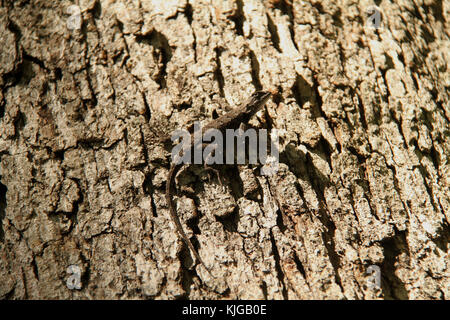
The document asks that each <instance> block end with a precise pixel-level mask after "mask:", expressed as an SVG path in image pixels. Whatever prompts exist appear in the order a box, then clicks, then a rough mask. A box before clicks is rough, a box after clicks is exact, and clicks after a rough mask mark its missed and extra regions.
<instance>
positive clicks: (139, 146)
mask: <svg viewBox="0 0 450 320" xmlns="http://www.w3.org/2000/svg"><path fill="white" fill-rule="evenodd" d="M0 4H1V8H0V158H1V169H0V170H1V171H0V175H1V184H0V297H1V298H4V299H24V298H29V299H38V298H39V299H51V298H58V299H70V298H73V299H90V298H98V299H103V298H113V299H116V298H120V299H128V298H137V299H141V298H142V299H144V298H153V299H174V298H188V299H200V298H201V299H204V298H209V299H225V298H227V299H229V298H234V299H249V298H252V299H408V298H409V299H448V298H450V274H449V264H450V261H449V246H450V245H449V238H450V235H449V234H450V232H449V231H450V228H449V223H450V196H449V194H450V190H449V188H450V168H449V166H450V163H449V158H450V139H449V135H450V134H449V119H450V104H449V94H448V90H449V86H450V73H449V65H448V63H449V61H450V57H449V53H450V42H449V30H450V27H449V13H450V12H449V11H450V3H449V1H439V0H435V1H432V0H424V1H411V0H404V1H398V2H397V1H386V0H382V1H375V3H372V2H371V1H336V2H334V1H283V0H272V1H264V2H263V1H257V0H248V1H247V0H237V1H212V2H211V1H201V0H199V1H187V0H185V1H183V0H180V1H166V0H161V1H144V0H129V1H125V0H122V1H108V0H101V1H100V0H97V1H95V0H94V1H92V0H80V1H79V2H77V5H78V6H79V8H80V9H81V28H80V29H76V28H73V27H70V26H69V25H68V21H69V19H71V18H73V17H71V14H72V15H73V13H68V7H69V6H70V5H72V4H73V3H71V2H69V1H61V2H59V1H7V0H1V1H0ZM374 4H376V5H378V6H379V10H380V11H381V25H380V27H379V28H371V27H369V25H368V24H367V22H368V19H369V18H370V16H369V14H368V13H367V8H369V7H370V6H372V5H374ZM75 18H76V17H75ZM262 88H263V89H266V90H271V91H272V92H273V93H274V95H273V98H272V99H271V100H270V101H269V103H268V104H267V106H266V108H265V110H263V111H261V112H259V113H258V114H257V116H256V117H255V118H254V119H253V120H252V121H251V124H252V125H253V126H254V127H255V128H268V129H269V130H270V129H272V128H276V129H278V132H279V135H280V144H281V145H280V162H281V163H280V168H279V172H278V174H277V175H274V176H270V177H267V176H261V175H260V174H258V172H259V170H252V168H251V167H250V166H236V167H224V168H223V169H222V170H221V171H222V174H223V176H224V186H225V189H223V188H222V187H221V186H219V185H218V183H217V180H214V179H211V180H210V179H208V175H207V173H206V172H205V171H204V170H203V169H202V168H201V167H199V168H197V167H195V166H193V167H190V168H189V169H186V170H183V171H182V172H181V173H180V174H179V175H178V179H177V189H178V194H177V195H176V197H175V199H176V203H177V210H178V213H179V215H180V219H181V221H182V224H183V226H184V229H185V230H186V232H187V234H188V236H189V237H191V239H192V241H193V242H194V245H195V246H196V247H197V248H198V251H199V253H200V255H201V256H202V258H203V260H204V261H205V263H206V264H208V266H209V267H210V268H211V272H212V273H213V275H214V276H215V278H212V277H211V276H210V275H209V274H208V273H207V272H206V271H205V269H203V268H202V267H201V266H199V265H193V261H192V257H191V254H190V253H189V251H188V249H187V247H186V246H185V244H184V243H183V242H182V241H181V240H180V239H179V237H178V236H177V234H176V232H175V229H174V225H173V224H172V222H171V220H170V216H169V213H168V207H167V203H166V201H165V198H164V186H165V183H166V176H167V172H168V166H169V153H168V152H167V150H165V149H163V148H161V147H160V146H158V144H157V143H156V142H155V141H157V139H158V137H160V136H162V135H163V134H168V133H170V132H171V131H172V130H173V129H176V128H187V127H189V126H190V125H192V123H193V122H194V121H196V120H208V119H212V118H214V117H215V116H217V115H220V114H222V113H223V112H225V111H226V110H228V109H229V108H231V107H234V106H236V105H238V104H239V103H240V102H242V101H243V100H244V99H245V98H246V97H248V95H249V94H250V93H252V92H253V91H254V90H255V89H262ZM69 266H77V267H79V268H80V270H81V288H80V289H69V288H68V286H67V279H68V278H69V277H70V276H72V274H71V271H70V270H69V269H68V267H69ZM370 266H378V267H379V268H380V271H381V287H377V286H373V285H368V284H369V283H370V282H368V281H369V280H368V276H369V275H368V272H367V270H368V269H369V267H370Z"/></svg>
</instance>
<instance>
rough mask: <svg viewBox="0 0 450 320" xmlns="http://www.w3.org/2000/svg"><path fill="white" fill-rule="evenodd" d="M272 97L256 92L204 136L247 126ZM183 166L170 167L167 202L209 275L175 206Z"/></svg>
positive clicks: (187, 242)
mask: <svg viewBox="0 0 450 320" xmlns="http://www.w3.org/2000/svg"><path fill="white" fill-rule="evenodd" d="M270 96H271V94H270V93H269V92H266V91H256V92H255V93H253V94H252V95H251V96H250V97H249V98H248V99H247V101H246V102H244V103H243V104H242V105H241V106H240V107H237V108H234V109H232V110H230V111H229V112H227V113H225V114H224V115H222V116H220V117H218V118H217V119H215V120H212V121H211V122H209V123H208V124H207V125H206V126H204V127H203V128H202V135H203V133H204V132H206V131H207V130H209V129H216V130H219V131H221V132H224V131H225V130H226V129H237V128H239V126H240V125H241V124H246V123H247V122H248V121H249V120H250V118H251V117H252V116H253V115H254V114H255V113H256V112H258V111H259V110H260V109H261V108H262V107H263V106H264V105H265V104H266V102H267V101H268V100H269V98H270ZM198 143H200V141H196V140H195V139H194V137H192V139H191V141H190V144H189V145H188V146H187V147H188V148H192V147H194V146H196V145H197V144H198ZM182 166H183V164H182V163H173V162H172V164H171V165H170V168H169V173H168V175H167V181H166V202H167V204H168V207H169V212H170V216H171V219H172V221H173V223H174V224H175V227H176V230H177V232H178V234H179V235H180V236H181V238H182V240H183V241H184V242H185V243H186V244H187V246H188V247H189V249H190V250H191V251H192V252H193V254H194V256H195V258H196V259H197V260H198V261H199V262H200V263H201V264H202V265H203V266H204V267H205V268H206V270H207V271H208V273H209V274H211V272H210V270H209V269H208V267H207V266H206V264H205V263H204V262H203V260H202V258H201V257H200V255H199V254H198V252H197V250H196V249H195V248H194V245H193V244H192V242H191V240H190V239H189V238H188V237H187V235H186V233H185V232H184V230H183V227H182V225H181V222H180V219H179V217H178V215H177V212H176V209H175V206H174V204H173V196H174V190H173V189H172V185H173V184H175V176H176V174H177V172H178V171H179V170H180V168H181V167H182ZM214 171H215V170H214ZM216 173H217V171H216ZM219 181H220V178H219Z"/></svg>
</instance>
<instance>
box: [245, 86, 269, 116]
mask: <svg viewBox="0 0 450 320" xmlns="http://www.w3.org/2000/svg"><path fill="white" fill-rule="evenodd" d="M270 96H271V94H270V92H267V91H256V92H255V93H253V94H252V95H251V96H250V98H249V99H248V101H247V104H246V105H247V106H249V109H250V111H251V113H252V114H254V113H256V112H258V111H259V110H260V109H261V108H262V107H263V106H264V105H265V104H266V102H267V100H269V98H270Z"/></svg>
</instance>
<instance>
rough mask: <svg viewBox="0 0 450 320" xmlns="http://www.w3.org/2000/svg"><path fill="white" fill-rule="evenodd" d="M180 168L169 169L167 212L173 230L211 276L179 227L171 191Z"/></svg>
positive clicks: (181, 227)
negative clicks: (173, 224) (173, 227)
mask: <svg viewBox="0 0 450 320" xmlns="http://www.w3.org/2000/svg"><path fill="white" fill-rule="evenodd" d="M180 168H181V165H173V166H171V167H170V169H169V175H168V178H167V182H166V201H167V205H168V206H169V212H170V216H171V218H172V221H173V222H174V223H175V228H176V229H177V231H178V233H179V235H180V236H181V238H182V239H183V241H184V242H185V243H186V244H187V246H188V247H189V249H190V250H191V251H192V252H193V253H194V256H195V258H196V259H197V260H198V261H199V262H200V263H201V264H202V265H203V266H204V267H205V269H206V270H207V271H208V273H209V274H210V275H211V276H212V274H211V272H210V270H209V269H208V267H207V266H206V264H205V263H204V262H203V260H202V258H200V255H199V254H198V252H197V250H196V249H195V248H194V245H193V244H192V242H191V240H190V239H189V238H188V237H187V235H186V233H185V232H184V230H183V226H182V225H181V222H180V219H179V218H178V215H177V212H176V210H175V206H174V204H173V194H174V192H173V190H172V184H174V183H175V175H176V173H177V172H178V170H179V169H180Z"/></svg>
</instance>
